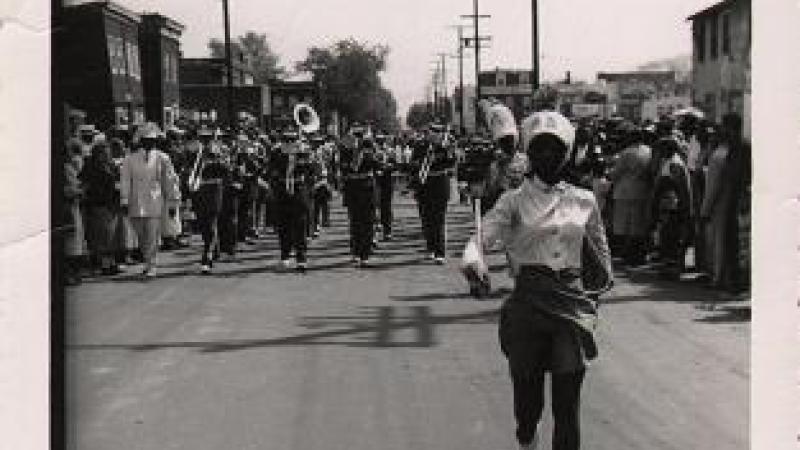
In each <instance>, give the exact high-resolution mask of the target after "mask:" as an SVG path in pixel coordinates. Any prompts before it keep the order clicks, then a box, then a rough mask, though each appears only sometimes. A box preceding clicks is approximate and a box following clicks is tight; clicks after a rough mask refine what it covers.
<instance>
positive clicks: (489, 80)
mask: <svg viewBox="0 0 800 450" xmlns="http://www.w3.org/2000/svg"><path fill="white" fill-rule="evenodd" d="M478 80H479V81H480V84H481V86H495V85H496V84H497V76H496V75H495V74H494V72H492V73H482V74H480V75H479V76H478Z"/></svg>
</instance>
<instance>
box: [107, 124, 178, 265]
mask: <svg viewBox="0 0 800 450" xmlns="http://www.w3.org/2000/svg"><path fill="white" fill-rule="evenodd" d="M158 137H159V129H158V125H156V124H155V123H152V122H148V123H146V124H144V125H143V126H142V127H141V128H140V129H139V130H137V135H136V137H135V138H134V146H135V147H136V151H135V152H133V153H131V154H130V155H128V156H127V157H126V158H125V160H124V161H123V163H122V170H121V177H120V178H121V179H120V204H121V205H122V207H123V209H124V210H125V211H126V212H127V215H128V216H129V217H130V220H131V224H132V225H133V228H134V230H135V231H136V235H137V237H138V240H139V248H140V249H141V252H142V256H143V259H144V270H143V271H142V274H143V275H144V276H145V277H147V278H153V277H155V276H156V261H157V254H158V246H159V241H160V237H161V236H160V235H161V216H162V214H163V212H164V209H165V208H164V207H165V202H166V207H167V213H168V214H169V215H170V216H171V217H174V216H175V214H176V212H175V210H176V208H177V202H178V201H179V199H180V191H179V189H178V186H177V183H176V180H177V177H175V170H174V169H173V167H172V163H171V162H170V160H169V157H168V156H167V155H166V154H165V153H164V152H162V151H160V150H158V149H157V148H156V147H157V144H158Z"/></svg>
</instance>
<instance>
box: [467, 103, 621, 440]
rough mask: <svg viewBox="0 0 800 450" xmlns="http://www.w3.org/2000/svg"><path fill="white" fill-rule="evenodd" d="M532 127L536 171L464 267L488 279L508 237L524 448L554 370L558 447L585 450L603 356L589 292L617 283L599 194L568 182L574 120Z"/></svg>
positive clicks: (503, 335)
mask: <svg viewBox="0 0 800 450" xmlns="http://www.w3.org/2000/svg"><path fill="white" fill-rule="evenodd" d="M522 131H523V133H522V134H523V148H525V149H526V150H527V153H528V155H529V159H530V162H531V171H529V172H528V174H527V176H526V179H525V180H524V181H523V183H522V185H521V187H520V188H519V189H514V190H510V191H507V192H506V193H504V194H503V195H502V196H501V197H500V199H499V200H498V201H497V204H496V205H495V206H494V208H492V210H491V211H490V212H489V213H488V214H487V215H486V216H485V218H484V219H483V221H482V233H481V236H480V237H478V236H475V237H473V238H472V239H471V240H470V243H468V244H467V249H465V258H464V261H463V263H464V267H465V268H466V269H467V271H466V272H467V273H472V274H474V275H476V276H479V277H480V276H485V275H486V274H487V269H486V264H485V262H484V261H483V259H482V257H481V256H480V255H482V251H483V250H484V249H486V248H488V247H489V246H490V245H492V244H493V243H495V242H498V241H499V242H500V243H502V245H503V247H504V248H505V249H506V251H507V252H508V255H509V260H510V261H509V262H510V263H511V265H512V267H513V273H514V278H515V287H514V291H513V293H512V294H511V297H510V298H509V299H508V300H507V301H506V302H505V303H504V305H503V307H502V308H501V314H500V333H499V334H500V347H501V349H502V351H503V353H504V354H505V356H506V357H507V358H508V362H509V369H510V372H511V379H512V382H513V389H514V415H515V417H516V421H517V432H516V435H517V440H518V441H519V444H520V446H521V447H522V448H536V440H537V429H538V424H539V420H540V418H541V413H542V409H543V405H544V376H545V372H551V374H552V380H551V381H552V382H551V387H552V396H551V401H552V410H553V418H554V422H555V427H554V433H553V448H557V449H565V450H577V449H578V448H579V447H580V391H581V385H582V383H583V379H584V374H585V371H586V367H587V362H588V361H589V360H591V359H593V358H595V357H596V356H597V346H596V344H595V340H594V328H595V323H596V319H597V308H596V301H595V300H594V299H593V298H591V297H592V296H593V295H590V294H589V292H587V290H586V289H591V290H593V291H594V294H598V293H599V292H601V291H603V290H606V289H608V288H609V287H610V285H611V283H612V281H611V280H612V273H611V258H610V253H609V250H608V245H607V241H606V236H605V231H604V229H603V223H602V219H601V216H600V211H599V209H598V207H597V202H596V201H595V199H594V196H593V194H592V193H591V192H590V191H588V190H584V189H581V188H578V187H575V186H573V185H570V184H568V183H566V182H564V181H563V178H562V176H563V168H564V166H565V164H566V162H567V161H568V160H569V156H570V152H571V151H572V148H573V144H574V138H575V131H574V128H573V127H572V125H571V124H570V122H569V121H568V120H567V119H566V118H564V117H563V116H561V115H560V114H558V113H556V112H552V111H549V112H539V113H534V114H533V115H531V116H530V117H528V119H526V120H525V121H524V122H523V124H522ZM471 247H472V250H470V248H471ZM476 248H477V249H476ZM468 255H473V256H475V255H478V257H468Z"/></svg>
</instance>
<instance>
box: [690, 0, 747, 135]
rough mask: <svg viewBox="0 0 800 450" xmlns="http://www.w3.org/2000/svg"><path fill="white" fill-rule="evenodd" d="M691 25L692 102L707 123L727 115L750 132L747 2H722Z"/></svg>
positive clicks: (702, 12) (698, 15)
mask: <svg viewBox="0 0 800 450" xmlns="http://www.w3.org/2000/svg"><path fill="white" fill-rule="evenodd" d="M688 20H689V21H691V22H692V36H693V58H692V61H693V65H692V100H693V102H694V104H695V106H697V107H699V108H700V109H702V110H703V111H704V112H705V113H706V114H707V116H708V118H709V119H711V120H714V121H717V122H719V120H720V119H721V118H722V116H723V115H724V114H726V113H728V112H736V113H739V114H740V115H741V116H742V119H743V121H744V125H745V135H747V136H749V129H750V92H751V91H750V45H751V10H750V0H725V1H722V2H719V3H717V4H715V5H713V6H711V7H709V8H706V9H704V10H702V11H699V12H697V13H695V14H693V15H692V16H690V17H689V18H688Z"/></svg>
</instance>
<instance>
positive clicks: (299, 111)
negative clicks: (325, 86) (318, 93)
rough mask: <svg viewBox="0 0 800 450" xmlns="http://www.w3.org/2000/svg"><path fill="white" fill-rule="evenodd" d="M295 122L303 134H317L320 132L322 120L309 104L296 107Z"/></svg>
mask: <svg viewBox="0 0 800 450" xmlns="http://www.w3.org/2000/svg"><path fill="white" fill-rule="evenodd" d="M293 116H294V122H295V123H296V124H297V128H299V129H300V132H301V133H305V134H309V133H315V132H316V131H317V130H319V127H320V120H319V115H317V112H316V111H314V108H312V107H311V105H309V104H307V103H298V104H297V105H295V107H294V114H293Z"/></svg>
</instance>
